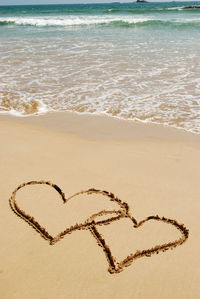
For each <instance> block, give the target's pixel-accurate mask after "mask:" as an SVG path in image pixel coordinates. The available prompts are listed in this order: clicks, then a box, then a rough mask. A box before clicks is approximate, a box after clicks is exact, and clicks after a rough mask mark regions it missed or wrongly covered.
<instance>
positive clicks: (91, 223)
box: [9, 181, 189, 273]
mask: <svg viewBox="0 0 200 299" xmlns="http://www.w3.org/2000/svg"><path fill="white" fill-rule="evenodd" d="M42 184H44V185H48V186H50V187H52V188H54V189H55V190H56V191H57V192H58V194H59V195H60V197H61V199H62V201H63V203H64V204H66V203H67V202H68V201H69V200H70V199H72V198H75V197H76V196H77V195H80V194H87V195H91V194H94V193H96V194H101V195H103V196H106V197H107V198H108V200H110V201H112V202H115V203H116V204H118V206H119V210H102V211H100V212H98V213H96V214H93V215H92V216H90V217H89V218H88V219H87V220H86V221H84V222H82V223H80V224H75V225H73V226H70V227H68V228H66V229H65V230H64V231H62V232H60V233H59V234H58V235H56V236H51V235H50V234H49V233H48V231H47V230H46V229H45V228H44V227H43V226H41V225H40V224H39V223H38V222H37V220H36V219H35V218H34V217H32V216H30V215H29V214H27V213H26V212H25V211H23V210H22V209H21V208H20V207H19V205H18V204H17V202H16V194H17V192H18V191H19V190H20V189H21V188H23V187H25V186H28V185H42ZM9 203H10V206H11V208H12V210H13V211H14V213H16V214H17V215H18V216H19V217H20V218H22V219H23V220H25V221H26V222H27V223H28V224H29V225H31V226H32V227H33V228H34V229H35V230H36V231H37V232H38V233H40V235H41V236H42V237H43V238H44V239H46V240H47V241H48V242H49V243H50V245H53V244H55V243H56V242H58V241H59V240H61V239H62V238H63V237H64V236H65V235H67V234H71V233H72V232H73V231H76V230H86V229H88V230H89V231H90V232H91V234H92V235H93V237H94V238H95V239H96V241H97V243H98V245H99V246H101V247H102V248H103V251H104V253H105V256H106V258H107V261H108V264H109V268H108V271H109V272H110V273H119V272H121V271H123V269H124V268H125V267H128V266H130V265H131V264H132V262H133V261H134V260H136V259H137V258H139V257H143V256H148V257H149V256H151V255H152V254H155V253H159V252H160V251H163V252H164V251H166V250H168V249H170V248H171V249H173V248H175V247H177V246H179V245H181V244H183V243H184V242H185V241H186V240H187V238H188V236H189V230H188V229H187V228H186V227H185V226H184V225H183V224H179V223H178V222H177V221H176V220H173V219H169V218H165V217H160V216H158V215H156V216H148V217H147V218H145V219H144V220H142V221H140V222H137V220H136V219H135V218H134V217H132V216H131V214H130V212H129V206H128V204H127V203H126V202H122V201H121V200H120V199H119V198H118V197H116V196H115V195H114V194H113V193H111V192H108V191H102V190H97V189H94V188H90V189H88V190H86V191H80V192H78V193H76V194H74V195H72V196H70V197H68V198H66V197H65V194H64V193H63V191H62V190H61V189H60V188H59V187H58V186H57V185H55V184H53V183H51V182H49V181H30V182H27V183H23V184H21V185H20V186H18V187H17V188H16V189H15V190H14V191H13V193H12V195H11V198H10V199H9ZM108 215H109V217H110V218H108ZM102 216H106V218H104V219H101V217H102ZM98 218H100V219H98ZM122 218H129V219H130V220H131V221H132V223H133V228H134V229H138V228H139V227H141V226H143V225H144V224H145V223H147V222H148V221H160V222H164V223H167V224H170V225H172V226H174V227H175V228H176V229H177V230H179V231H180V233H181V236H180V238H179V239H178V240H174V241H170V242H168V243H165V244H159V245H156V246H154V247H152V248H149V249H143V250H137V251H136V252H134V253H130V254H129V255H128V256H127V257H126V258H125V259H123V260H122V261H120V262H118V261H116V259H115V257H114V256H113V255H112V252H111V249H110V247H109V245H108V244H107V243H106V240H105V239H104V238H103V236H102V235H101V234H100V232H99V231H98V228H97V227H98V226H102V225H109V224H110V223H112V222H114V221H118V220H120V219H122Z"/></svg>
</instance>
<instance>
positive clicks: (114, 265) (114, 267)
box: [89, 213, 189, 274]
mask: <svg viewBox="0 0 200 299" xmlns="http://www.w3.org/2000/svg"><path fill="white" fill-rule="evenodd" d="M125 217H127V218H130V220H131V221H132V222H133V224H134V225H133V226H134V228H136V229H137V228H139V227H141V226H142V225H144V224H145V223H146V222H148V221H152V220H154V221H160V222H164V223H167V224H170V225H172V226H174V227H175V228H176V229H178V230H179V231H180V232H181V237H180V238H179V239H178V240H174V241H170V242H168V243H165V244H161V245H156V246H154V247H152V248H149V249H143V250H136V252H134V253H131V254H129V255H128V256H127V257H126V258H125V259H123V260H122V261H120V262H118V261H116V258H115V257H114V256H113V255H112V252H111V250H110V247H109V246H108V244H106V241H105V239H104V238H103V237H102V235H101V234H100V232H99V231H98V229H97V227H96V226H95V225H93V226H91V227H90V228H89V230H90V232H91V233H92V235H93V236H94V237H95V239H96V241H97V243H98V245H99V246H100V247H102V248H103V251H104V253H105V255H106V259H107V261H108V264H109V268H108V271H109V272H110V273H111V274H114V273H120V272H122V271H123V270H124V268H125V267H128V266H130V265H131V264H132V263H133V262H134V260H136V259H138V258H140V257H143V256H147V257H150V256H151V255H152V254H155V253H157V254H158V253H159V252H161V251H163V252H165V251H166V250H168V249H173V248H175V247H177V246H179V245H181V244H183V243H184V242H185V241H186V240H187V238H188V236H189V230H188V229H187V228H186V227H185V226H184V225H183V224H179V223H178V222H177V221H176V220H173V219H169V218H165V217H160V216H158V215H156V216H148V217H147V218H145V219H144V220H142V221H140V222H137V221H136V219H135V218H133V217H131V215H130V214H129V213H127V215H126V216H125Z"/></svg>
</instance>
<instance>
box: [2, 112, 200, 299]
mask: <svg viewBox="0 0 200 299" xmlns="http://www.w3.org/2000/svg"><path fill="white" fill-rule="evenodd" d="M0 138H1V147H0V173H1V197H0V198H1V199H0V200H1V209H0V234H1V248H0V298H5V299H13V298H20V299H24V298H34V299H35V298H36V299H51V298H52V299H54V298H56V299H57V298H58V299H62V298H67V299H68V298H69V299H79V298H80V299H90V298H91V299H93V298H95V299H96V298H97V299H98V298H102V299H103V298H116V299H122V298H126V299H129V298H130V299H132V298H138V299H142V298H162V299H163V298H185V299H188V298H195V299H196V298H200V260H199V257H198V254H199V250H200V238H199V235H200V220H199V219H200V217H199V213H200V200H199V197H200V184H199V178H200V136H198V135H194V134H190V133H186V132H184V131H180V130H175V129H169V128H163V127H160V126H151V125H141V124H134V123H131V122H124V121H119V120H112V119H111V120H110V119H107V118H104V117H96V118H94V117H89V116H82V117H81V116H79V115H74V114H70V113H55V114H50V115H46V116H40V117H30V118H23V119H22V118H21V119H19V118H14V117H8V116H7V117H5V116H4V117H3V116H1V118H0Z"/></svg>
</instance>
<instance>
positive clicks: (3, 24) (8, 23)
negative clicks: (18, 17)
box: [0, 21, 15, 26]
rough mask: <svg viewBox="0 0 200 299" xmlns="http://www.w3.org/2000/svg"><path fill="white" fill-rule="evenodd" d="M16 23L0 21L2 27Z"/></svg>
mask: <svg viewBox="0 0 200 299" xmlns="http://www.w3.org/2000/svg"><path fill="white" fill-rule="evenodd" d="M14 24H15V22H14V21H0V26H7V25H14Z"/></svg>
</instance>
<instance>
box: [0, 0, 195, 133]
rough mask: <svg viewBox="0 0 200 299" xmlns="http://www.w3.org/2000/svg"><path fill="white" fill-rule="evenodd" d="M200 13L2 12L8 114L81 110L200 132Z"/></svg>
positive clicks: (0, 57) (2, 75) (0, 58)
mask: <svg viewBox="0 0 200 299" xmlns="http://www.w3.org/2000/svg"><path fill="white" fill-rule="evenodd" d="M198 4H199V5H200V3H198V2H195V3H192V2H170V3H164V2H162V3H145V4H137V3H123V4H120V3H112V4H111V3H110V4H79V5H40V6H39V5H36V6H30V5H29V6H1V7H0V112H1V113H12V114H15V115H18V116H28V115H33V114H40V113H47V112H49V111H74V112H78V113H92V114H105V115H108V116H110V117H118V118H122V119H127V120H133V121H135V120H137V121H142V122H153V123H160V124H164V125H169V126H174V127H176V128H183V129H185V130H188V131H191V132H194V133H200V9H198V8H196V9H184V7H185V6H191V5H198Z"/></svg>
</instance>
